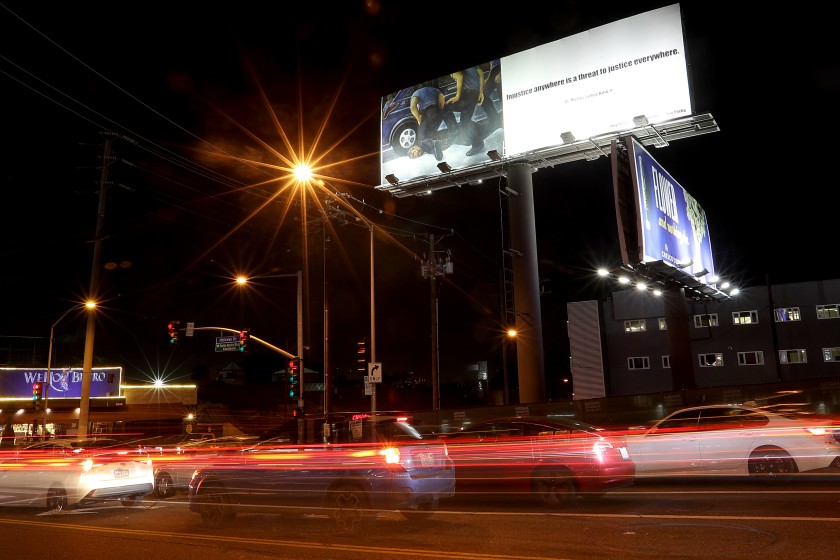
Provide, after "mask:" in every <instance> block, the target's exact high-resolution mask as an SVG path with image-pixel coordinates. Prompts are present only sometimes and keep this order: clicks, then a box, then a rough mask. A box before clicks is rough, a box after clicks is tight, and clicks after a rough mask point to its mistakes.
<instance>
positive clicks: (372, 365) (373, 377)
mask: <svg viewBox="0 0 840 560" xmlns="http://www.w3.org/2000/svg"><path fill="white" fill-rule="evenodd" d="M368 378H369V379H370V382H371V383H382V362H368Z"/></svg>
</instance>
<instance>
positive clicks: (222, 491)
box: [189, 414, 455, 530]
mask: <svg viewBox="0 0 840 560" xmlns="http://www.w3.org/2000/svg"><path fill="white" fill-rule="evenodd" d="M330 437H331V443H304V444H298V443H292V444H290V443H287V442H286V441H285V439H284V438H272V439H269V440H266V441H263V442H260V443H258V444H255V445H253V446H250V447H249V448H246V449H244V450H243V451H242V452H241V453H239V454H237V455H235V456H227V457H225V462H224V464H222V463H217V464H215V465H214V466H211V467H207V468H203V469H200V470H198V471H196V473H195V475H194V476H193V478H192V480H191V481H190V483H189V509H190V510H191V511H193V512H195V513H198V514H200V515H201V518H202V520H203V522H204V523H205V524H206V525H208V526H210V527H215V526H219V525H221V524H223V523H227V522H229V521H230V520H232V519H233V518H234V516H235V515H236V513H237V512H245V511H247V512H261V513H281V512H284V511H288V510H289V509H290V508H301V507H302V508H306V509H312V508H315V509H319V510H322V511H323V512H325V513H327V514H328V515H330V516H331V517H332V518H333V519H334V520H335V522H336V524H337V525H338V526H339V528H340V529H342V530H353V529H356V528H358V527H360V526H362V525H364V524H365V523H366V522H367V521H368V520H370V519H371V518H372V517H374V516H375V514H376V513H377V512H378V511H382V510H399V511H400V512H402V513H404V515H405V516H406V517H409V516H412V517H413V518H422V517H425V516H428V515H430V514H431V513H432V512H434V511H435V510H436V509H437V507H438V504H439V500H441V499H444V498H448V497H451V496H453V495H454V493H455V477H454V470H453V465H452V461H451V460H450V459H449V457H448V455H447V451H446V445H445V444H444V443H443V442H442V441H440V440H437V439H426V438H424V437H423V436H422V435H421V434H420V433H419V432H418V431H417V430H415V429H414V428H413V427H412V426H411V425H410V424H409V423H408V422H407V421H405V419H402V418H394V417H390V416H388V417H385V416H372V415H370V414H363V415H359V416H358V417H355V418H351V419H350V420H348V421H347V422H345V423H342V425H341V426H340V427H339V428H337V429H336V430H334V431H333V432H332V433H331V434H330Z"/></svg>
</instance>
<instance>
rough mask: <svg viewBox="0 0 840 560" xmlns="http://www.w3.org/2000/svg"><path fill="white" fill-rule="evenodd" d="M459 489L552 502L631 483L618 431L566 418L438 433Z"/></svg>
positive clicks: (593, 494)
mask: <svg viewBox="0 0 840 560" xmlns="http://www.w3.org/2000/svg"><path fill="white" fill-rule="evenodd" d="M441 438H442V439H443V440H444V442H446V444H447V448H448V450H449V456H450V457H451V458H452V460H453V462H454V464H455V477H456V480H457V489H458V494H459V495H463V494H485V493H492V494H494V495H499V494H503V495H509V496H519V495H525V496H527V495H532V496H536V497H538V498H539V499H540V500H542V502H543V503H544V504H547V505H550V506H562V505H567V504H568V503H569V502H570V501H571V500H572V499H573V498H574V497H576V496H585V497H597V496H601V495H603V494H604V493H605V492H607V491H609V490H613V489H615V488H620V487H623V486H629V485H631V484H633V481H634V474H635V465H634V462H633V459H632V457H631V455H630V454H629V453H628V451H627V448H626V445H625V443H624V441H623V439H622V438H621V437H620V436H615V435H613V434H611V433H610V432H608V431H607V430H605V429H603V428H599V427H596V426H592V425H590V424H586V423H584V422H578V421H576V420H571V419H565V418H550V419H549V418H540V417H515V418H500V419H497V420H488V421H485V422H480V423H477V424H473V425H471V426H468V427H466V428H464V429H463V430H461V431H458V432H453V433H449V434H442V435H441Z"/></svg>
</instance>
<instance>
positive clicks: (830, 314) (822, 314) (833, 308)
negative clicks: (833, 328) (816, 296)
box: [817, 303, 840, 319]
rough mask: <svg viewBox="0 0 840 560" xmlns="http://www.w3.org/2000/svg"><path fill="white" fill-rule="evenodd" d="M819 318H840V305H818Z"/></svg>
mask: <svg viewBox="0 0 840 560" xmlns="http://www.w3.org/2000/svg"><path fill="white" fill-rule="evenodd" d="M817 319H840V305H838V304H836V303H833V304H831V305H818V306H817Z"/></svg>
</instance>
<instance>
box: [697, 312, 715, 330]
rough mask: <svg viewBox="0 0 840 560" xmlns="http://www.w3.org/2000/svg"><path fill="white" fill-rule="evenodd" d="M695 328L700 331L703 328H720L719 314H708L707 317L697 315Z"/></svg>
mask: <svg viewBox="0 0 840 560" xmlns="http://www.w3.org/2000/svg"><path fill="white" fill-rule="evenodd" d="M694 326H695V327H696V328H698V329H699V328H701V327H716V326H718V318H717V313H708V314H706V315H695V316H694Z"/></svg>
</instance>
